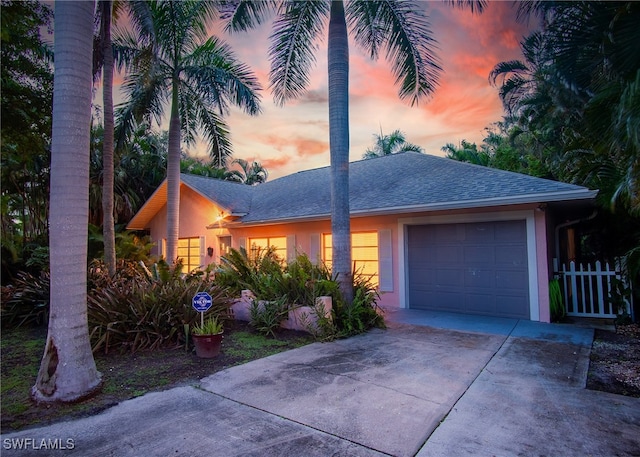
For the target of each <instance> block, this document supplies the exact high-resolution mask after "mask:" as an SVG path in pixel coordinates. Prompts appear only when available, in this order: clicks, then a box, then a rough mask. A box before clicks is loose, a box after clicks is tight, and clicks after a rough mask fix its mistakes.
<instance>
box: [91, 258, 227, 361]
mask: <svg viewBox="0 0 640 457" xmlns="http://www.w3.org/2000/svg"><path fill="white" fill-rule="evenodd" d="M127 265H128V267H127V268H122V269H120V268H118V272H120V271H122V272H123V274H122V276H120V274H117V275H116V277H115V278H109V277H108V274H107V273H106V269H104V267H102V266H101V265H100V264H95V265H94V268H92V270H91V274H90V276H91V277H92V278H93V280H92V282H93V283H94V284H95V285H96V288H95V289H94V290H93V291H91V293H90V294H89V297H88V313H89V332H90V335H91V338H92V344H93V350H94V351H99V350H103V351H104V352H105V353H107V352H108V351H109V350H111V349H112V348H119V349H120V350H130V351H131V352H135V351H137V350H140V349H156V348H159V347H162V346H171V345H174V346H178V345H180V344H182V343H183V342H185V341H186V333H187V332H188V331H189V330H188V329H189V328H190V327H191V326H193V325H195V324H197V323H198V322H199V314H198V312H196V311H195V310H194V309H193V307H192V305H191V301H192V299H193V296H194V295H195V294H196V293H197V292H207V293H209V295H211V297H212V299H213V307H212V308H211V309H210V310H209V311H207V314H208V315H210V316H214V317H216V318H220V319H226V318H228V317H229V304H230V302H229V300H228V299H227V297H226V295H227V294H226V292H225V291H224V290H223V289H221V288H220V287H219V286H216V285H214V284H213V282H212V273H211V270H206V271H204V272H202V271H198V272H194V273H190V274H186V275H183V274H182V273H181V271H182V265H181V264H180V263H178V264H176V266H175V267H173V268H170V267H169V266H168V265H167V264H166V263H165V262H160V263H158V264H155V265H154V266H153V267H152V269H151V270H147V271H145V270H144V269H143V268H133V267H132V265H131V263H127Z"/></svg>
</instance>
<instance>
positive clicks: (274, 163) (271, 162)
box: [260, 156, 292, 172]
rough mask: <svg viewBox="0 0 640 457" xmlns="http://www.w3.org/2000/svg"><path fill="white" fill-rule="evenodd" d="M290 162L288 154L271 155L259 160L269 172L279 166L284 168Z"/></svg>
mask: <svg viewBox="0 0 640 457" xmlns="http://www.w3.org/2000/svg"><path fill="white" fill-rule="evenodd" d="M291 162H292V158H291V157H288V156H279V157H271V158H268V159H264V160H261V161H260V163H261V164H262V166H263V167H264V168H266V169H267V171H269V172H271V170H272V169H273V170H278V169H280V168H285V167H286V166H287V165H289V164H290V163H291Z"/></svg>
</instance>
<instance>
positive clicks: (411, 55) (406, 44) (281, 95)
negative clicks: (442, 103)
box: [222, 0, 485, 303]
mask: <svg viewBox="0 0 640 457" xmlns="http://www.w3.org/2000/svg"><path fill="white" fill-rule="evenodd" d="M450 3H451V4H454V5H457V6H470V7H471V8H472V10H474V9H477V10H478V11H481V10H482V8H483V7H484V4H485V2H484V1H478V2H472V1H462V0H457V1H451V2H450ZM423 6H424V5H418V4H417V2H413V1H394V2H389V1H368V0H367V1H364V0H362V1H360V0H352V1H349V2H347V3H346V8H345V2H343V1H328V0H327V1H277V2H276V1H274V2H253V1H249V0H234V1H230V2H227V5H226V9H225V11H223V15H222V16H223V18H224V19H225V20H226V22H227V23H226V29H227V30H228V31H233V32H236V31H244V30H247V29H249V28H252V27H254V26H256V25H259V24H261V23H262V22H263V21H264V20H265V19H266V17H267V15H268V14H269V13H270V12H272V11H273V10H275V11H276V13H277V17H276V19H275V22H274V27H273V33H272V35H271V47H270V49H269V54H270V58H271V71H270V76H269V80H270V82H271V88H272V90H273V95H274V98H275V101H276V103H278V104H280V105H282V104H284V103H285V102H286V101H287V100H290V99H293V98H296V97H298V96H300V95H301V94H302V93H303V92H304V91H305V89H306V88H307V86H308V85H309V70H310V68H311V66H312V64H313V62H314V60H315V59H314V53H315V51H316V50H317V45H316V43H317V41H318V39H319V38H320V36H321V34H322V33H323V31H324V30H326V29H325V25H326V22H327V20H328V22H329V25H328V51H327V52H328V76H329V80H328V85H329V94H328V95H329V149H330V156H331V187H332V189H331V195H332V204H331V208H332V210H331V232H332V233H333V257H332V258H333V265H332V267H333V272H334V274H336V275H337V278H338V281H339V283H340V289H341V291H342V294H343V296H344V297H345V300H346V301H347V303H351V301H352V299H353V288H352V276H353V274H352V270H351V268H352V265H351V233H350V232H351V225H350V213H349V45H348V32H347V21H348V22H349V25H350V26H351V30H352V33H353V38H354V41H355V43H356V44H357V45H359V46H361V47H363V48H364V49H365V50H366V51H367V52H368V53H369V55H370V56H371V58H372V59H376V58H377V57H378V56H379V54H380V52H381V51H383V52H385V53H386V57H387V58H388V60H390V61H391V66H392V73H393V75H394V77H395V78H396V83H397V84H398V85H399V86H400V91H399V93H400V98H402V99H405V100H409V101H410V102H411V104H415V103H417V102H418V101H419V100H420V99H423V98H425V97H427V96H429V95H430V94H431V93H432V92H433V91H434V89H435V85H436V82H437V76H438V74H439V73H440V71H441V68H440V66H439V65H438V63H437V61H436V58H435V49H434V48H433V43H434V40H433V38H432V36H431V32H430V29H429V24H428V22H427V19H426V16H425V15H424V14H423Z"/></svg>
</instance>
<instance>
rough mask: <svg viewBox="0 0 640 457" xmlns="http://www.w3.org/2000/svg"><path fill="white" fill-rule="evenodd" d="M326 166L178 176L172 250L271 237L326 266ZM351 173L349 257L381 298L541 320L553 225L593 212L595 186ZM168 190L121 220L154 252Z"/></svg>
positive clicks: (416, 160) (358, 166) (422, 159)
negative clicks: (250, 181) (251, 177)
mask: <svg viewBox="0 0 640 457" xmlns="http://www.w3.org/2000/svg"><path fill="white" fill-rule="evenodd" d="M329 171H330V170H329V167H324V168H318V169H313V170H306V171H300V172H298V173H294V174H292V175H289V176H285V177H282V178H279V179H275V180H273V181H269V182H266V183H264V184H260V185H258V186H246V185H243V184H237V183H232V182H228V181H221V180H217V179H211V178H206V177H201V176H194V175H189V174H182V175H181V190H180V232H179V238H180V240H179V253H178V256H179V257H181V258H182V259H183V260H184V262H185V264H186V265H187V266H188V267H189V268H197V267H201V266H203V265H206V264H209V263H212V262H215V263H218V262H219V261H220V256H221V255H224V253H225V252H227V251H228V249H229V248H230V247H233V248H236V249H237V248H240V247H245V248H247V249H250V248H251V247H255V246H262V247H264V246H268V245H271V246H276V247H277V249H278V252H279V253H280V254H281V255H282V257H283V258H286V259H289V260H290V259H292V258H294V257H295V255H296V253H299V252H304V253H306V254H307V255H308V256H309V257H310V258H311V259H312V260H313V261H325V262H330V260H331V225H330V224H331V223H330V185H329V182H330V174H329ZM349 179H350V205H351V206H350V210H351V217H352V219H351V231H352V256H353V260H354V262H355V265H356V268H357V269H358V271H360V272H361V273H362V274H367V275H371V277H372V279H373V280H374V281H375V282H376V283H377V284H378V287H379V290H380V292H381V302H380V304H381V306H383V307H401V308H415V309H429V310H445V311H453V312H460V313H470V314H481V315H490V316H501V317H511V318H521V319H530V320H532V321H543V322H549V320H550V311H549V298H548V297H549V293H548V284H549V279H550V278H551V277H552V271H553V270H552V265H553V261H554V258H556V257H557V256H558V248H557V246H558V245H559V243H558V242H557V237H558V234H559V233H560V232H559V230H557V228H558V227H560V226H561V225H562V223H564V222H566V221H567V220H570V219H576V218H579V217H584V215H585V214H589V213H590V212H591V209H592V208H591V207H592V206H593V203H594V199H595V196H596V194H597V191H593V190H589V189H587V188H585V187H581V186H576V185H572V184H566V183H561V182H555V181H550V180H545V179H540V178H535V177H532V176H527V175H522V174H518V173H512V172H507V171H502V170H497V169H492V168H486V167H482V166H476V165H471V164H468V163H462V162H457V161H454V160H450V159H445V158H441V157H436V156H432V155H427V154H420V153H413V152H407V153H402V154H395V155H390V156H384V157H380V158H375V159H367V160H360V161H357V162H352V163H351V164H350V172H349ZM166 196H167V185H166V181H165V182H164V183H162V184H161V185H160V187H159V188H158V189H157V190H156V191H155V193H154V194H153V195H152V196H151V198H150V199H149V200H148V201H147V202H146V203H145V204H144V206H143V207H142V208H141V209H140V211H139V212H138V213H137V214H136V215H135V217H134V218H133V219H132V220H131V222H130V223H129V224H128V226H127V228H128V229H131V230H146V231H148V233H149V234H150V235H151V238H152V240H154V241H156V242H157V249H158V250H157V252H156V254H160V255H161V254H162V253H163V252H164V246H165V238H166V215H167V214H166V213H167V207H166ZM565 225H566V224H565ZM566 244H567V243H563V245H566Z"/></svg>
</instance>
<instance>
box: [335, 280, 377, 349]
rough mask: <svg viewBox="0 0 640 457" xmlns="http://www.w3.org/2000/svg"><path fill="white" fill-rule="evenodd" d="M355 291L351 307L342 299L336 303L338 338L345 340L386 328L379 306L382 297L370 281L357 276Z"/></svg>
mask: <svg viewBox="0 0 640 457" xmlns="http://www.w3.org/2000/svg"><path fill="white" fill-rule="evenodd" d="M353 291H354V293H353V302H352V303H351V305H347V304H345V303H344V301H343V300H341V299H338V300H337V302H336V301H334V303H336V304H335V305H334V312H335V325H336V336H337V337H341V338H344V337H348V336H352V335H357V334H358V333H363V332H366V331H367V330H369V329H370V328H374V327H380V328H383V327H384V317H383V315H382V310H381V309H380V308H379V307H378V305H377V301H378V299H379V298H380V295H379V294H378V291H377V290H376V289H375V288H374V287H373V286H372V285H371V283H370V282H369V280H368V279H367V278H366V277H364V276H362V275H359V274H356V275H355V276H354V285H353Z"/></svg>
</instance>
